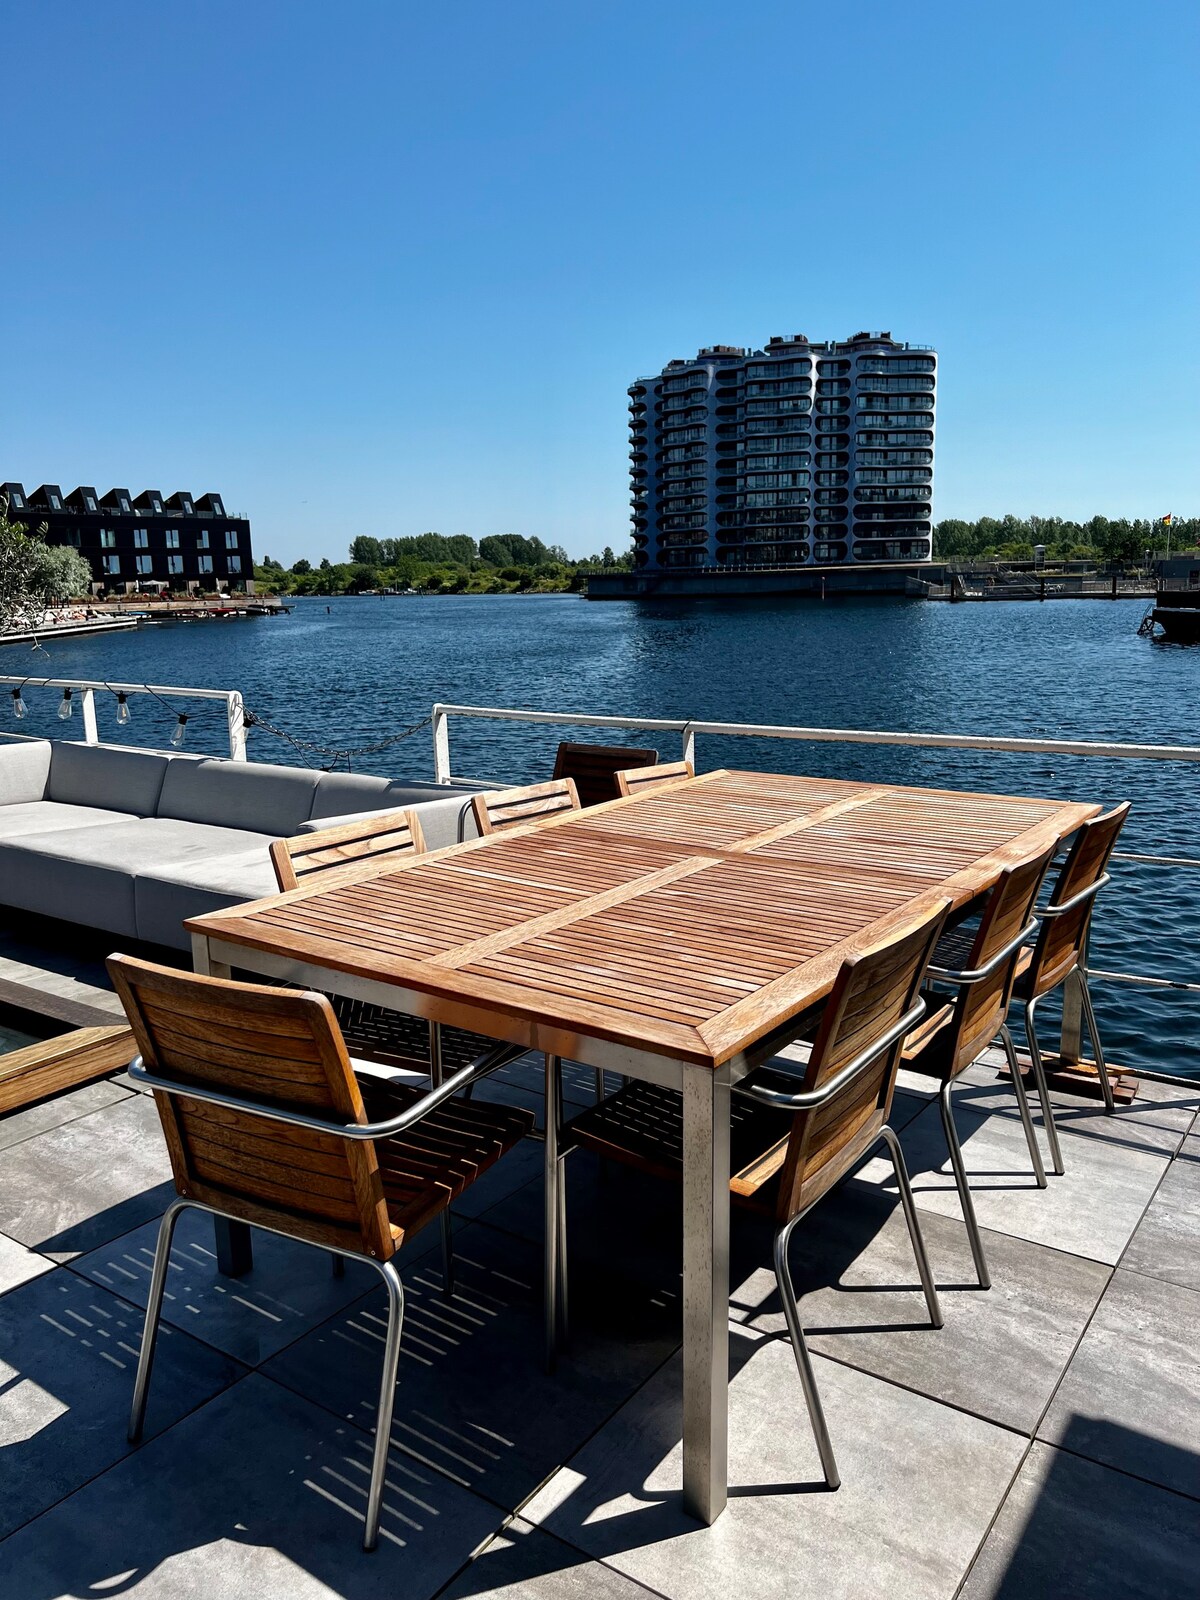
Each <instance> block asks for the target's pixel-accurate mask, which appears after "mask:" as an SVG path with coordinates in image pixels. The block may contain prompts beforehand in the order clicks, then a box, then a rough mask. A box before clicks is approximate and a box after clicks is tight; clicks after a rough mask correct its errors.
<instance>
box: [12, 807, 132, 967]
mask: <svg viewBox="0 0 1200 1600" xmlns="http://www.w3.org/2000/svg"><path fill="white" fill-rule="evenodd" d="M72 809H73V808H72ZM139 826H141V824H140V823H139V822H138V821H136V820H134V819H131V818H129V817H122V819H121V821H120V822H98V823H96V824H95V825H94V826H93V827H83V828H56V829H52V830H50V831H48V832H45V833H35V834H27V835H25V836H17V837H7V838H0V901H2V902H3V904H4V905H6V906H12V907H14V908H16V909H17V910H18V911H34V912H38V913H40V914H41V915H42V916H47V917H59V918H61V919H62V920H63V921H65V922H75V923H79V924H81V925H82V926H83V927H86V928H100V929H102V930H103V931H104V932H106V933H115V934H119V935H120V936H121V937H122V938H126V939H134V938H136V937H137V924H136V921H135V919H134V911H133V874H132V871H131V869H130V863H131V855H132V852H131V850H130V848H129V846H128V841H127V840H126V839H124V838H123V837H122V836H123V835H126V834H127V833H128V831H129V830H130V829H131V828H137V827H139ZM123 845H124V846H125V848H122V846H123Z"/></svg>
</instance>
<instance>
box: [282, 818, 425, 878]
mask: <svg viewBox="0 0 1200 1600" xmlns="http://www.w3.org/2000/svg"><path fill="white" fill-rule="evenodd" d="M424 849H425V840H424V837H423V836H422V833H421V824H420V821H419V819H418V817H417V814H416V812H415V811H400V812H396V813H394V814H393V815H391V816H386V817H356V818H355V819H354V820H353V821H352V822H343V823H340V824H339V825H338V826H337V827H336V828H322V829H321V831H320V832H319V833H298V834H296V836H295V837H294V838H292V839H273V840H272V841H271V865H272V866H273V867H274V868H275V881H276V883H278V885H279V887H280V888H281V889H298V888H299V887H300V885H301V884H302V883H303V884H305V885H312V886H314V887H315V885H314V884H313V880H314V878H316V877H319V875H320V874H321V873H325V872H331V871H333V869H334V868H336V867H344V866H347V865H348V864H350V863H352V862H355V861H363V860H365V859H371V860H382V862H383V864H384V865H386V864H387V859H388V858H389V857H391V856H404V855H412V854H414V853H416V854H418V855H419V854H421V853H422V852H423V851H424Z"/></svg>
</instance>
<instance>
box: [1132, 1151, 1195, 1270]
mask: <svg viewBox="0 0 1200 1600" xmlns="http://www.w3.org/2000/svg"><path fill="white" fill-rule="evenodd" d="M1121 1265H1122V1267H1126V1268H1128V1269H1129V1270H1130V1271H1131V1272H1141V1273H1145V1274H1146V1276H1148V1277H1151V1278H1162V1279H1164V1280H1165V1281H1166V1282H1168V1283H1179V1284H1182V1285H1183V1286H1184V1288H1187V1289H1197V1290H1200V1138H1197V1137H1196V1136H1195V1134H1191V1135H1189V1136H1188V1138H1186V1139H1185V1140H1184V1141H1183V1145H1182V1147H1181V1149H1180V1152H1179V1154H1178V1156H1176V1158H1175V1160H1174V1161H1172V1163H1171V1165H1170V1167H1169V1168H1168V1169H1167V1175H1166V1177H1165V1178H1164V1179H1163V1181H1162V1183H1161V1184H1159V1186H1158V1193H1157V1194H1156V1195H1155V1196H1154V1199H1153V1200H1151V1202H1150V1204H1149V1206H1148V1207H1147V1210H1146V1215H1145V1216H1144V1217H1143V1218H1142V1220H1141V1222H1140V1223H1139V1224H1138V1230H1137V1232H1136V1233H1135V1234H1134V1236H1133V1238H1132V1239H1131V1240H1130V1241H1129V1248H1128V1249H1127V1250H1126V1251H1125V1254H1124V1255H1123V1256H1122V1257H1121Z"/></svg>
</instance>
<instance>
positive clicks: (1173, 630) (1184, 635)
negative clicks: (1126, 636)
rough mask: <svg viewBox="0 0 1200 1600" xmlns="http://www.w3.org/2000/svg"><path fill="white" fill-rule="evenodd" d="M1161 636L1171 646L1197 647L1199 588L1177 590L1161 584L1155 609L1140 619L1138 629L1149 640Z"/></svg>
mask: <svg viewBox="0 0 1200 1600" xmlns="http://www.w3.org/2000/svg"><path fill="white" fill-rule="evenodd" d="M1156 628H1161V629H1162V635H1161V637H1163V638H1165V639H1169V640H1170V641H1171V643H1172V644H1200V588H1193V587H1192V586H1190V585H1189V586H1188V587H1187V588H1180V587H1178V586H1172V585H1170V584H1167V583H1160V584H1159V586H1158V590H1157V593H1156V594H1155V597H1154V606H1153V608H1152V609H1151V610H1150V611H1149V612H1147V614H1146V616H1145V617H1144V618H1143V619H1142V625H1141V627H1140V629H1139V630H1138V631H1139V632H1140V633H1143V634H1145V635H1147V636H1149V637H1150V638H1156V637H1159V635H1158V634H1156V632H1155V629H1156Z"/></svg>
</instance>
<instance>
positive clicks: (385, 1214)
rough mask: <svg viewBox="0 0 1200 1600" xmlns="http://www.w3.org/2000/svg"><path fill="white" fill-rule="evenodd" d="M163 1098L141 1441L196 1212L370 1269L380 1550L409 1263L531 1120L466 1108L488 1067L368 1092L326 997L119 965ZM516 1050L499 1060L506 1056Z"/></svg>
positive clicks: (521, 1114) (374, 1507)
mask: <svg viewBox="0 0 1200 1600" xmlns="http://www.w3.org/2000/svg"><path fill="white" fill-rule="evenodd" d="M108 970H109V973H110V975H111V976H112V980H113V983H114V985H115V986H116V990H117V993H118V994H119V995H120V997H121V1000H122V1002H123V1004H124V1006H125V1011H126V1015H127V1016H128V1018H129V1023H130V1026H131V1027H132V1029H133V1032H134V1035H135V1037H136V1040H137V1047H138V1049H139V1050H140V1052H141V1055H140V1057H139V1058H137V1059H136V1060H135V1061H134V1062H133V1064H132V1066H131V1067H130V1072H131V1074H132V1076H133V1077H134V1079H135V1080H137V1081H138V1082H139V1083H143V1084H145V1085H147V1086H148V1087H149V1088H151V1089H152V1090H153V1091H154V1099H155V1103H156V1104H157V1106H158V1112H159V1116H160V1118H161V1120H162V1128H163V1134H164V1136H165V1138H166V1142H167V1149H168V1151H169V1153H170V1157H171V1170H172V1172H173V1174H174V1177H175V1188H176V1191H177V1198H176V1199H175V1200H174V1201H173V1202H172V1203H171V1205H170V1206H169V1207H168V1208H167V1211H166V1213H165V1215H164V1216H163V1219H162V1223H161V1225H160V1227H159V1231H158V1243H157V1247H156V1249H155V1254H154V1269H153V1273H152V1275H151V1280H150V1293H149V1299H148V1301H147V1305H146V1322H145V1331H144V1334H143V1338H142V1348H141V1354H140V1356H139V1359H138V1369H137V1378H136V1381H135V1384H134V1394H133V1407H132V1411H131V1414H130V1423H129V1438H130V1441H131V1442H132V1443H136V1442H137V1440H138V1439H139V1438H140V1437H141V1431H142V1423H143V1419H144V1416H145V1409H146V1394H147V1389H148V1386H149V1382H150V1371H151V1367H152V1364H153V1361H154V1344H155V1337H156V1334H157V1331H158V1322H159V1316H160V1313H161V1310H162V1298H163V1288H164V1285H165V1282H166V1276H167V1266H168V1261H169V1257H170V1251H171V1239H172V1235H173V1233H174V1230H175V1224H176V1222H177V1221H178V1219H179V1216H180V1214H181V1213H182V1212H183V1211H185V1210H187V1208H188V1207H189V1206H190V1207H194V1208H196V1209H198V1210H201V1211H209V1212H212V1213H213V1214H214V1215H216V1216H218V1217H224V1218H228V1219H230V1220H232V1221H235V1222H241V1223H250V1224H252V1225H254V1226H256V1227H261V1228H267V1229H269V1230H270V1231H271V1232H274V1233H279V1234H283V1235H285V1236H286V1237H288V1238H291V1239H298V1240H301V1241H303V1242H305V1243H307V1244H313V1245H319V1246H321V1247H322V1248H323V1249H325V1250H331V1251H334V1252H336V1253H337V1254H338V1255H339V1256H350V1257H353V1258H354V1259H356V1260H362V1261H366V1262H369V1263H370V1264H371V1265H372V1266H373V1267H375V1268H376V1270H377V1271H378V1272H379V1274H380V1276H381V1277H382V1278H383V1281H384V1285H385V1287H386V1290H387V1297H388V1323H387V1338H386V1342H385V1345H384V1357H383V1376H382V1383H381V1387H380V1391H379V1409H378V1411H377V1413H376V1428H375V1447H374V1459H373V1465H372V1470H371V1480H370V1488H369V1492H368V1496H367V1512H366V1526H365V1529H364V1532H363V1548H364V1549H367V1550H371V1549H373V1548H374V1546H375V1542H376V1539H377V1536H378V1529H379V1511H380V1504H381V1500H382V1496H383V1485H384V1472H385V1468H386V1464H387V1454H388V1445H389V1441H390V1435H391V1421H392V1406H393V1400H394V1395H395V1386H396V1370H397V1363H398V1360H399V1355H400V1335H401V1328H402V1324H403V1318H404V1289H403V1286H402V1283H401V1279H400V1275H399V1273H398V1272H397V1270H396V1266H395V1256H396V1252H397V1251H398V1250H399V1249H400V1248H401V1246H402V1245H404V1244H405V1243H407V1241H408V1240H409V1238H411V1237H412V1236H413V1235H414V1234H416V1233H417V1232H419V1230H420V1229H421V1228H423V1227H424V1226H425V1224H426V1223H428V1222H430V1221H431V1220H432V1219H433V1218H434V1217H436V1216H438V1215H440V1214H442V1213H444V1212H445V1210H446V1207H447V1206H448V1205H449V1204H450V1201H451V1200H452V1199H453V1198H455V1196H457V1195H460V1194H462V1193H463V1192H464V1191H465V1190H466V1189H467V1188H469V1187H470V1185H471V1184H472V1183H473V1182H474V1181H475V1179H476V1178H478V1177H479V1176H480V1175H481V1174H482V1173H484V1172H486V1171H487V1170H488V1168H489V1167H491V1166H492V1165H493V1164H494V1163H495V1162H496V1161H498V1160H499V1159H500V1157H501V1156H503V1155H505V1154H506V1153H507V1152H508V1151H509V1150H511V1149H512V1148H513V1147H514V1146H515V1145H516V1144H517V1143H518V1142H519V1140H520V1139H521V1138H523V1137H524V1135H525V1134H527V1133H529V1132H530V1131H531V1129H532V1127H533V1117H532V1114H531V1113H529V1112H527V1111H524V1110H514V1109H512V1108H510V1107H508V1106H499V1105H484V1104H475V1103H472V1104H467V1103H466V1102H464V1101H463V1100H462V1099H461V1098H458V1095H459V1091H461V1090H462V1089H463V1088H464V1087H466V1086H467V1085H468V1084H469V1083H473V1082H475V1081H476V1080H477V1079H478V1078H480V1077H482V1076H483V1075H484V1074H485V1073H486V1072H488V1071H491V1070H494V1064H492V1063H489V1062H481V1063H477V1064H476V1065H475V1066H473V1067H465V1068H463V1069H462V1070H461V1071H460V1072H457V1073H455V1074H454V1075H453V1076H452V1077H450V1078H448V1079H447V1080H446V1082H445V1083H443V1084H442V1085H441V1086H440V1087H437V1088H430V1089H427V1090H425V1091H424V1092H421V1091H418V1090H415V1089H409V1088H402V1089H390V1088H387V1087H385V1086H381V1085H378V1084H376V1085H370V1086H363V1085H360V1084H359V1083H358V1082H357V1080H356V1079H355V1076H354V1073H353V1072H352V1071H351V1069H350V1060H349V1057H348V1056H347V1054H346V1047H345V1045H344V1043H343V1041H342V1037H341V1034H340V1032H339V1031H338V1026H337V1022H336V1020H335V1018H334V1015H333V1012H332V1010H331V1009H330V1006H329V1002H328V1001H327V1000H326V999H325V997H324V996H323V995H319V994H308V993H298V992H296V991H295V990H285V989H268V988H263V987H260V986H259V985H257V984H242V983H232V982H228V981H226V980H222V979H217V978H202V977H194V976H192V975H190V974H187V973H180V972H176V971H174V970H172V969H170V968H167V967H158V966H153V965H151V964H150V963H148V962H145V961H136V960H133V959H131V958H129V957H127V956H113V957H112V958H111V959H110V961H109V963H108ZM502 1059H503V1052H502V1051H500V1050H498V1051H497V1053H496V1063H495V1064H499V1062H500V1061H501V1060H502Z"/></svg>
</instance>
